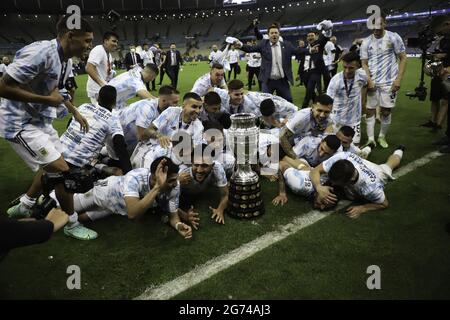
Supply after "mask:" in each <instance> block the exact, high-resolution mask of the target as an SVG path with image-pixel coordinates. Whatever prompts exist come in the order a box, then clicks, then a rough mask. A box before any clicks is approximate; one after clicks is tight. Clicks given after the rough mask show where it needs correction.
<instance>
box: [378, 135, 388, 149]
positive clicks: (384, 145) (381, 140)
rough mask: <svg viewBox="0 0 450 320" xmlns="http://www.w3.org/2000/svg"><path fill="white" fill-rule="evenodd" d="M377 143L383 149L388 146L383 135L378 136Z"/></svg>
mask: <svg viewBox="0 0 450 320" xmlns="http://www.w3.org/2000/svg"><path fill="white" fill-rule="evenodd" d="M378 143H379V144H380V147H382V148H383V149H387V148H388V147H389V145H388V143H387V141H386V138H385V137H378Z"/></svg>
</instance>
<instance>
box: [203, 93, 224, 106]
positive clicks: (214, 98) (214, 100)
mask: <svg viewBox="0 0 450 320" xmlns="http://www.w3.org/2000/svg"><path fill="white" fill-rule="evenodd" d="M204 100H205V104H206V105H208V106H217V105H220V104H221V103H222V100H221V99H220V96H219V94H218V93H217V92H214V91H210V92H208V93H207V94H205V98H204Z"/></svg>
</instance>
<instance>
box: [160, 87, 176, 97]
mask: <svg viewBox="0 0 450 320" xmlns="http://www.w3.org/2000/svg"><path fill="white" fill-rule="evenodd" d="M158 94H159V95H160V96H168V95H170V94H180V91H178V90H177V89H175V88H174V87H173V86H171V85H164V86H162V87H160V88H159V91H158Z"/></svg>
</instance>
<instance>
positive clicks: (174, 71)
mask: <svg viewBox="0 0 450 320" xmlns="http://www.w3.org/2000/svg"><path fill="white" fill-rule="evenodd" d="M182 64H183V60H182V59H181V53H180V51H178V50H177V46H176V45H175V43H172V44H170V50H169V51H167V52H166V61H165V66H166V73H167V75H168V76H169V78H170V80H171V81H172V87H174V88H177V84H178V72H179V71H180V65H182Z"/></svg>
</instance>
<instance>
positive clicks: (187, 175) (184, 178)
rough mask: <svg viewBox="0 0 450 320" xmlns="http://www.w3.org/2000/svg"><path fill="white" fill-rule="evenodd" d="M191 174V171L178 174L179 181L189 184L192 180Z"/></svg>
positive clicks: (183, 184) (182, 183) (181, 183)
mask: <svg viewBox="0 0 450 320" xmlns="http://www.w3.org/2000/svg"><path fill="white" fill-rule="evenodd" d="M191 180H192V178H191V174H190V173H189V172H183V173H181V174H179V175H178V181H179V182H180V185H182V186H185V185H188V184H189V183H190V182H191Z"/></svg>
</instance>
